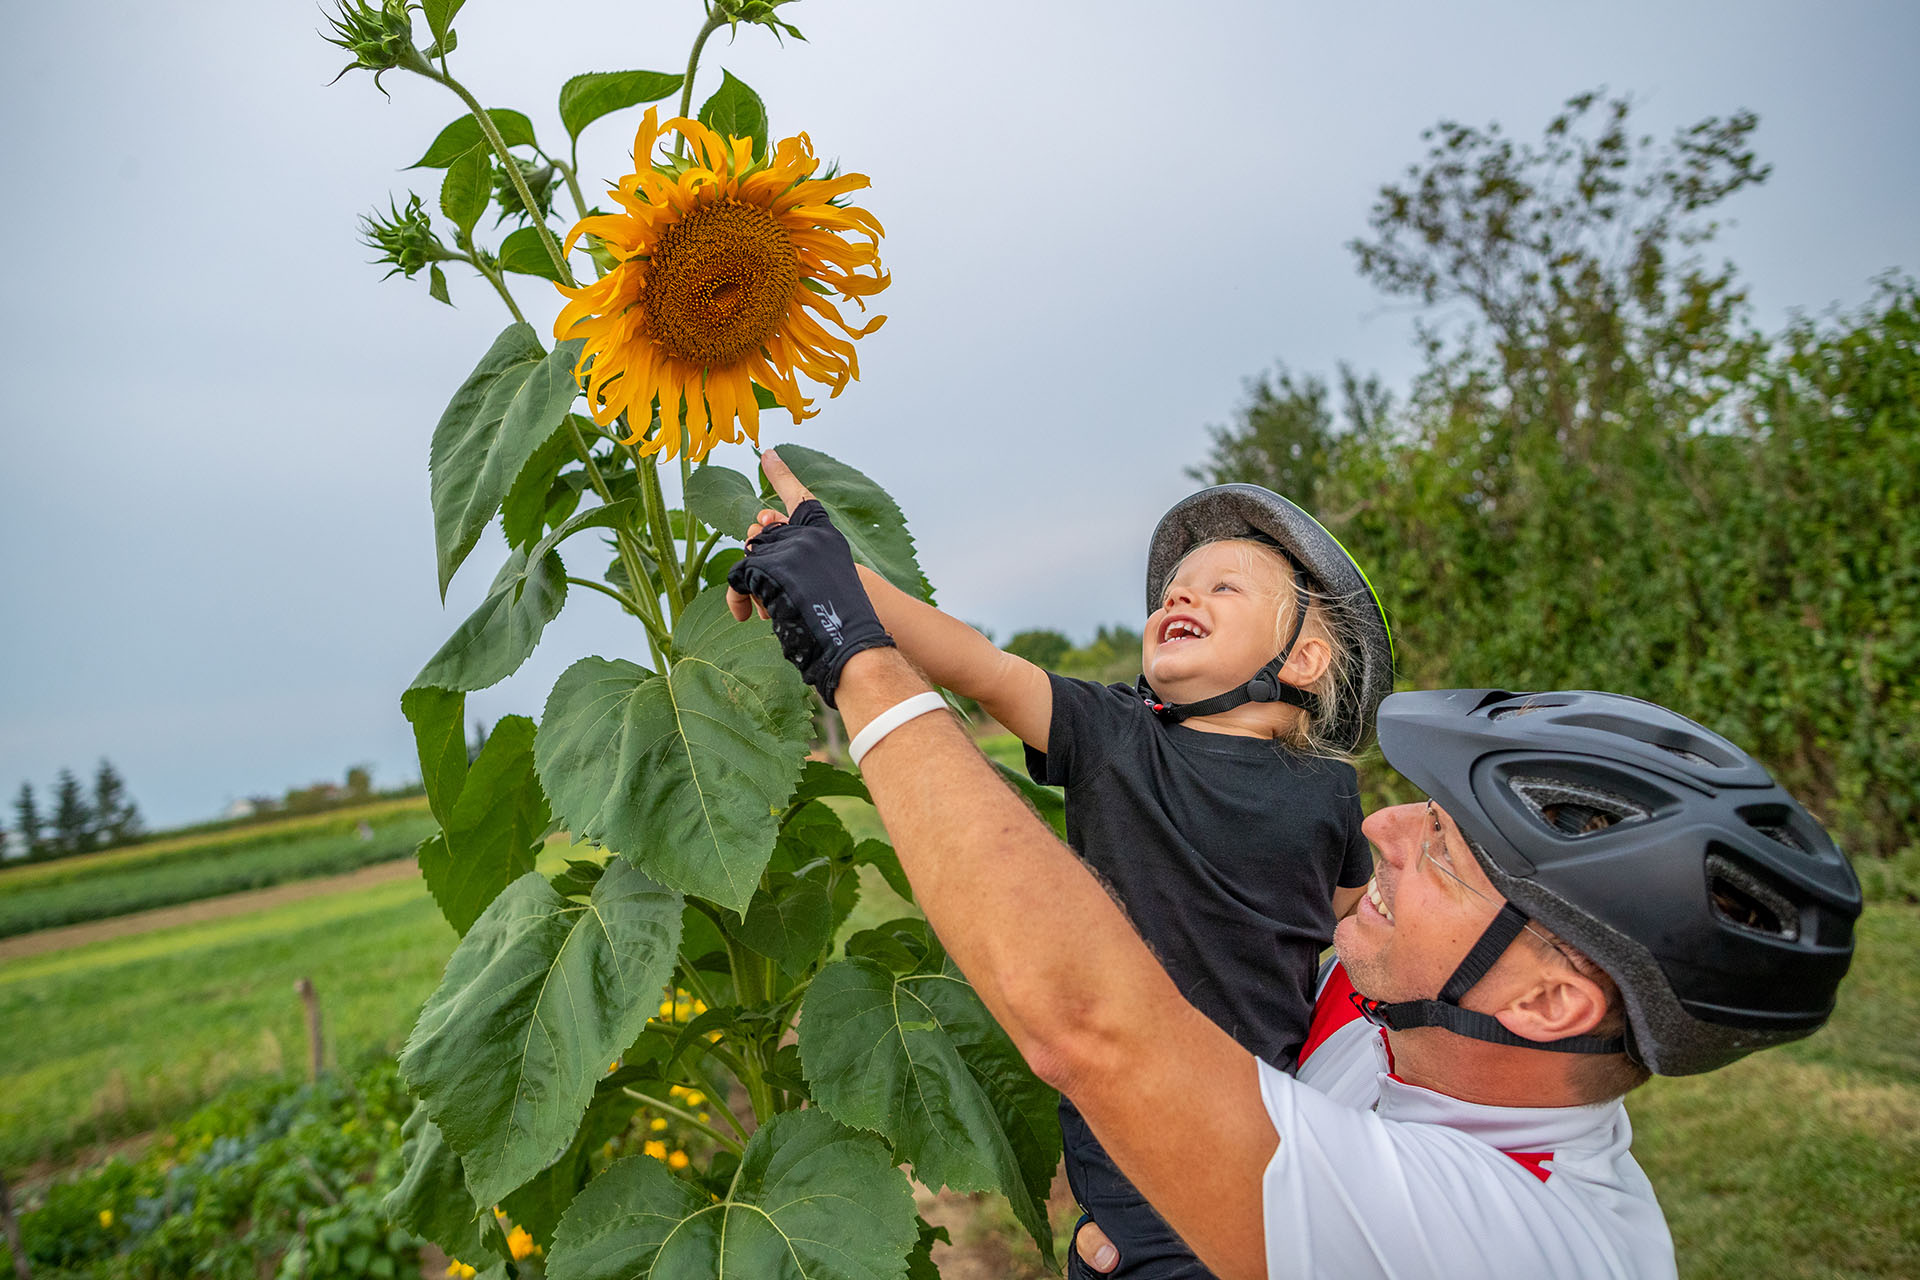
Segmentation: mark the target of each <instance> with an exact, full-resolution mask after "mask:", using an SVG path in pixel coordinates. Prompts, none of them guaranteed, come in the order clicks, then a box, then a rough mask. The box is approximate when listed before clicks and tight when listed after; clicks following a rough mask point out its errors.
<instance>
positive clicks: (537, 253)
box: [500, 227, 564, 283]
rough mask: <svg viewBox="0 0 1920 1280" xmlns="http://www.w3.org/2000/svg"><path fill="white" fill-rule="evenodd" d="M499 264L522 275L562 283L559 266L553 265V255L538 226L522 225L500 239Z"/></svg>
mask: <svg viewBox="0 0 1920 1280" xmlns="http://www.w3.org/2000/svg"><path fill="white" fill-rule="evenodd" d="M500 265H501V267H502V268H504V269H505V270H507V271H517V272H519V273H520V274H521V275H523V276H540V277H542V278H543V279H547V280H552V281H555V282H560V283H564V282H562V281H560V268H558V267H556V266H554V265H553V257H552V255H550V254H549V253H548V252H547V246H546V243H545V242H544V241H543V240H541V238H540V228H538V227H522V228H520V229H519V230H518V231H515V232H513V233H512V234H511V235H509V236H508V237H507V238H506V239H505V240H502V241H501V242H500Z"/></svg>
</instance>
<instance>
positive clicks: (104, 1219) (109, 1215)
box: [100, 1209, 113, 1227]
mask: <svg viewBox="0 0 1920 1280" xmlns="http://www.w3.org/2000/svg"><path fill="white" fill-rule="evenodd" d="M100 1225H101V1226H103V1227H110V1226H112V1225H113V1210H111V1209H102V1210H101V1211H100Z"/></svg>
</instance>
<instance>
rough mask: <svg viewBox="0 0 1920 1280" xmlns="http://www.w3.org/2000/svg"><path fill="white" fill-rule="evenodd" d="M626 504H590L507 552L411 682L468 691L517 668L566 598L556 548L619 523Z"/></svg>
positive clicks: (627, 507) (562, 568)
mask: <svg viewBox="0 0 1920 1280" xmlns="http://www.w3.org/2000/svg"><path fill="white" fill-rule="evenodd" d="M630 509H631V504H629V503H626V502H616V503H614V504H613V505H612V506H599V507H589V508H587V509H586V510H585V511H582V512H580V513H579V514H578V515H576V516H574V517H573V518H572V519H570V520H567V521H566V522H565V523H563V524H561V526H560V527H559V528H557V529H554V530H552V531H551V532H549V533H548V534H547V535H546V537H544V538H542V539H540V541H538V542H536V543H534V544H533V546H532V547H531V548H530V549H528V550H525V551H521V550H515V551H513V552H511V553H509V554H508V556H507V562H506V563H505V564H503V565H501V566H500V572H499V573H498V574H496V575H495V576H494V579H493V586H492V587H491V588H489V590H488V591H487V598H486V599H485V600H482V601H481V602H480V607H479V608H477V609H475V610H474V611H473V612H472V613H471V614H469V615H468V616H467V620H466V621H465V622H463V623H461V624H460V626H459V629H457V630H456V631H455V632H454V633H453V634H452V635H451V636H449V637H448V638H447V642H446V643H445V644H443V645H441V646H440V648H439V650H438V651H437V652H435V654H434V655H433V657H431V658H429V659H427V665H426V666H424V667H422V668H421V669H420V674H419V675H417V676H415V677H414V678H413V683H414V685H415V686H421V685H432V686H433V687H435V688H438V689H460V690H465V691H468V692H471V691H472V690H475V689H484V688H486V687H487V686H488V685H492V684H498V683H499V682H500V681H502V680H505V679H506V678H507V677H508V676H510V675H512V674H513V673H514V672H516V671H518V670H519V669H520V664H521V663H523V662H525V661H526V660H527V656H528V655H529V654H531V653H532V652H533V650H534V646H535V645H538V644H539V643H540V634H541V632H543V631H545V630H546V626H547V624H548V623H549V622H552V621H553V620H554V619H555V618H556V617H558V616H559V614H560V610H561V608H562V607H563V606H564V605H565V604H566V602H567V581H566V579H567V571H566V568H565V566H564V565H562V564H561V563H560V555H559V553H558V552H557V551H556V550H555V548H556V547H558V546H559V545H560V544H561V543H562V542H564V541H566V540H567V539H568V538H570V537H572V536H573V535H574V534H576V533H578V532H580V531H581V530H582V529H591V528H609V527H612V526H614V525H617V524H619V523H620V522H621V521H623V520H625V519H626V518H627V516H628V513H629V511H630Z"/></svg>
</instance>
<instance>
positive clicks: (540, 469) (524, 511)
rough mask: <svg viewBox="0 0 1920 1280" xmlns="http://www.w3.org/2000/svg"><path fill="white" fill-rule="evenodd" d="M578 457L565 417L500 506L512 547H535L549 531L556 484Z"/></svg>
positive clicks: (504, 530)
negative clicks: (561, 472)
mask: <svg viewBox="0 0 1920 1280" xmlns="http://www.w3.org/2000/svg"><path fill="white" fill-rule="evenodd" d="M569 416H571V415H569ZM578 456H579V455H578V454H576V453H575V452H574V451H573V433H572V432H571V431H568V430H567V426H566V419H565V418H562V419H561V422H560V425H559V426H557V427H555V428H554V429H553V434H552V435H550V436H548V437H547V438H546V440H545V441H544V442H543V443H542V444H541V445H540V446H539V447H538V448H536V449H535V450H534V451H533V456H532V457H530V458H528V459H527V461H526V462H525V463H524V464H523V465H522V466H521V468H520V474H519V475H517V476H515V477H514V478H513V485H512V487H511V488H509V489H508V490H507V496H506V499H505V500H504V501H503V502H501V504H500V531H501V532H502V533H504V534H505V535H506V537H507V545H508V546H512V547H531V546H532V545H533V544H534V543H535V542H538V541H539V540H540V535H541V534H543V533H545V532H546V529H547V512H548V511H549V510H550V509H551V506H552V502H553V487H554V484H555V482H556V481H557V480H558V479H559V477H560V471H561V469H562V468H564V467H565V466H566V465H567V463H569V462H571V461H572V460H573V459H574V458H576V457H578ZM563 518H564V517H563Z"/></svg>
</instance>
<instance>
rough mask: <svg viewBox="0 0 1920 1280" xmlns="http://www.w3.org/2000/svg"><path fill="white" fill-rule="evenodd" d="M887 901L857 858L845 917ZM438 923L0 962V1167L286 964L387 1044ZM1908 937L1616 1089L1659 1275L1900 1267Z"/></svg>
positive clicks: (385, 891) (389, 895)
mask: <svg viewBox="0 0 1920 1280" xmlns="http://www.w3.org/2000/svg"><path fill="white" fill-rule="evenodd" d="M837 807H838V806H837ZM845 812H846V816H847V818H848V819H849V822H850V825H853V826H855V827H856V828H865V827H866V826H867V824H868V823H869V822H870V821H871V815H870V812H869V811H867V810H866V809H865V806H863V805H858V804H856V803H853V802H846V806H845ZM863 834H864V831H863ZM564 852H565V847H564V846H561V845H555V846H554V847H553V848H551V849H550V850H549V851H548V854H547V855H546V856H545V857H544V858H543V859H542V866H543V869H547V870H552V869H557V867H558V865H559V858H560V856H561V855H562V854H563V853H564ZM904 909H908V908H905V907H904V904H901V903H900V902H898V900H895V899H892V898H891V896H890V895H888V894H886V892H885V890H884V887H883V886H882V885H881V884H880V883H879V882H878V880H877V877H874V878H869V879H868V880H867V881H866V895H865V900H864V901H863V902H862V904H861V907H860V908H859V909H858V910H857V911H856V915H855V918H854V919H853V920H850V921H849V922H848V928H849V929H851V928H855V927H860V926H862V925H864V924H870V923H873V922H875V921H877V920H879V919H882V918H885V917H886V916H888V915H892V914H896V913H897V912H899V911H901V910H904ZM453 945H454V937H453V934H452V931H451V930H449V929H448V928H447V926H446V925H445V923H444V922H443V921H442V920H441V919H440V916H439V913H438V911H437V910H436V909H435V907H434V905H433V903H432V902H431V901H430V900H429V899H428V897H427V895H426V893H425V891H424V889H423V888H422V886H421V884H420V882H419V881H418V880H415V879H408V880H405V881H400V882H395V883H391V884H384V885H378V886H374V887H372V888H365V889H358V890H353V891H348V892H340V893H332V894H326V895H322V896H317V897H314V898H310V899H307V900H304V901H301V902H297V903H292V904H288V905H285V906H281V907H276V908H273V909H270V910H267V911H263V912H261V913H259V914H256V915H252V916H244V917H233V918H228V919H222V920H217V921H211V922H208V923H205V924H198V925H187V926H181V927H177V928H171V929H165V930H157V931H154V932H150V933H145V934H140V935H137V936H133V937H127V938H119V939H113V940H110V941H105V942H98V943H93V944H89V945H86V946H82V947H76V948H72V949H69V950H66V951H60V952H54V953H50V954H46V955H41V956H37V957H33V958H30V959H26V960H20V961H14V962H11V963H8V964H5V965H0V1025H5V1026H6V1028H7V1029H8V1035H7V1036H6V1037H5V1040H4V1042H0V1166H5V1167H6V1168H8V1169H9V1170H23V1169H27V1168H31V1167H35V1166H37V1167H39V1168H42V1169H44V1168H46V1167H48V1163H49V1162H51V1163H56V1164H57V1163H60V1162H64V1161H67V1160H71V1159H72V1158H74V1157H75V1156H76V1155H77V1154H79V1153H80V1152H81V1150H82V1149H83V1148H85V1147H88V1146H89V1145H90V1144H92V1143H94V1142H96V1141H101V1140H111V1139H114V1138H116V1137H121V1136H125V1135H128V1134H132V1133H136V1132H139V1131H141V1130H143V1129H146V1128H149V1127H151V1126H153V1125H156V1124H159V1123H163V1122H166V1121H169V1120H171V1119H174V1118H177V1117H179V1116H181V1115H184V1114H185V1113H187V1112H188V1111H190V1110H191V1109H192V1108H193V1107H194V1106H196V1105H198V1104H199V1103H200V1102H201V1101H203V1100H204V1099H206V1098H208V1097H211V1096H213V1095H214V1094H216V1093H217V1092H218V1091H219V1090H220V1089H221V1088H223V1087H224V1086H226V1085H228V1084H230V1083H232V1082H235V1081H239V1080H245V1079H256V1078H259V1077H262V1076H271V1075H276V1074H283V1073H295V1074H297V1073H299V1072H301V1071H302V1070H303V1069H304V1067H303V1063H304V1060H305V1054H306V1040H305V1031H304V1029H303V1025H302V1015H301V1010H300V1005H299V1002H298V1000H297V999H296V998H295V996H294V992H293V983H294V981H295V980H296V979H297V978H300V977H310V978H311V979H312V980H313V981H314V983H315V985H316V986H317V987H318V989H319V991H320V994H321V999H322V1003H323V1007H324V1010H325V1017H326V1028H327V1038H328V1045H329V1053H330V1056H331V1057H333V1058H334V1059H335V1060H337V1061H340V1062H349V1061H353V1060H355V1059H358V1058H360V1057H361V1056H363V1055H365V1054H368V1053H374V1052H381V1051H392V1050H394V1049H396V1048H397V1047H398V1046H399V1044H400V1042H401V1040H402V1039H403V1038H404V1037H405V1035H406V1032H407V1030H408V1028H409V1027H410V1026H411V1024H412V1021H413V1017H414V1015H415V1013H416V1012H417V1010H418V1008H419V1005H420V1002H421V1001H422V1000H423V999H424V998H425V997H426V995H427V993H428V992H429V991H431V990H432V988H433V986H434V984H435V983H436V982H437V981H438V980H439V975H440V971H441V968H442V966H443V965H444V963H445V961H446V957H447V956H448V955H449V954H450V953H451V951H452V949H453ZM1917 957H1920V908H1916V907H1912V906H1893V905H1887V906H1876V907H1873V908H1870V909H1869V911H1868V913H1867V915H1866V916H1865V918H1864V919H1863V920H1862V923H1861V932H1860V950H1859V955H1858V957H1857V959H1856V961H1855V963H1854V969H1853V972H1852V974H1851V975H1850V976H1849V978H1848V979H1847V983H1846V986H1845V988H1844V989H1843V990H1842V993H1841V1004H1840V1010H1839V1013H1838V1014H1837V1015H1836V1017H1835V1019H1834V1022H1833V1025H1832V1026H1830V1027H1829V1028H1827V1030H1825V1031H1823V1032H1822V1033H1821V1034H1820V1035H1818V1036H1816V1037H1815V1038H1813V1039H1812V1040H1809V1041H1805V1042H1802V1043H1800V1044H1797V1045H1793V1046H1789V1047H1787V1048H1785V1049H1778V1050H1773V1051H1771V1052H1768V1053H1764V1054H1760V1055H1757V1056H1755V1057H1753V1058H1749V1059H1747V1060H1745V1061H1743V1062H1741V1063H1739V1064H1736V1065H1735V1066H1734V1067H1731V1068H1729V1069H1727V1070H1725V1071H1721V1072H1717V1073H1714V1074H1712V1075H1708V1076H1700V1077H1693V1078H1688V1079H1681V1080H1656V1081H1654V1082H1653V1083H1652V1084H1651V1085H1649V1086H1648V1087H1647V1088H1645V1089H1643V1090H1641V1091H1640V1092H1638V1093H1636V1094H1635V1095H1634V1097H1633V1099H1632V1102H1631V1111H1632V1114H1633V1118H1634V1124H1635V1127H1636V1130H1637V1140H1636V1143H1635V1150H1636V1152H1637V1153H1638V1155H1639V1157H1640V1160H1641V1162H1642V1164H1643V1165H1644V1166H1645V1167H1646V1169H1647V1172H1648V1174H1649V1176H1651V1177H1652V1178H1653V1181H1654V1185H1655V1187H1656V1188H1657V1189H1658V1190H1659V1193H1660V1199H1661V1203H1662V1205H1663V1206H1664V1207H1665V1209H1666V1211H1667V1215H1668V1218H1669V1220H1670V1222H1671V1223H1672V1226H1673V1232H1674V1238H1675V1243H1676V1246H1677V1248H1678V1250H1679V1255H1680V1268H1681V1273H1682V1274H1683V1275H1685V1276H1689V1277H1736V1276H1738V1277H1746V1276H1753V1275H1765V1276H1769V1277H1772V1276H1806V1277H1814V1276H1823V1277H1824V1276H1886V1277H1893V1276H1911V1275H1916V1274H1920V1071H1916V1069H1915V1067H1914V1065H1913V1061H1912V1055H1913V1046H1914V1045H1915V1044H1916V1043H1920V965H1916V964H1915V959H1916V958H1917Z"/></svg>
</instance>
